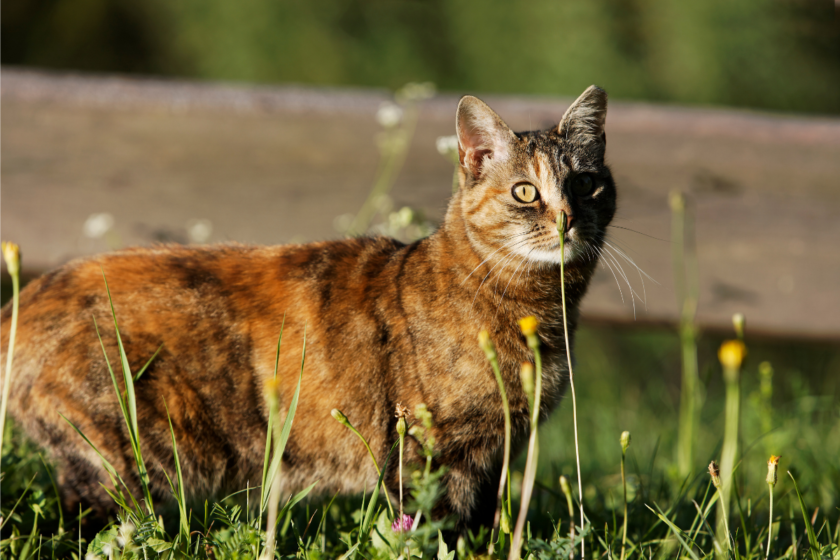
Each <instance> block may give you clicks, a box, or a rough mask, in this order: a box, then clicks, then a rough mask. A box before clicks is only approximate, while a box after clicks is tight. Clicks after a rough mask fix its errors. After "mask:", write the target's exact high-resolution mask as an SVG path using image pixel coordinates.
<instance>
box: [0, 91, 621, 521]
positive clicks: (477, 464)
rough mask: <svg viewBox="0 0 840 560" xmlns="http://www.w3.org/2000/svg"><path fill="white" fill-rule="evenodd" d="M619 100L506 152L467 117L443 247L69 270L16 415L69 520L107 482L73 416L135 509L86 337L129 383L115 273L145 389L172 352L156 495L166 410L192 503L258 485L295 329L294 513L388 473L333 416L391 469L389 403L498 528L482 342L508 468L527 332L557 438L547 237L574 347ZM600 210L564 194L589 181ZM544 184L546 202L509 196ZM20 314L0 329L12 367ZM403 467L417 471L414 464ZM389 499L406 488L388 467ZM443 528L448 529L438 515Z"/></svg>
mask: <svg viewBox="0 0 840 560" xmlns="http://www.w3.org/2000/svg"><path fill="white" fill-rule="evenodd" d="M605 116H606V94H605V93H604V92H603V91H602V90H600V89H598V88H595V87H594V86H593V87H591V88H589V89H588V90H587V91H586V92H585V93H584V94H583V95H581V97H580V98H579V99H578V100H577V101H576V102H575V103H574V104H573V105H572V107H570V108H569V110H568V111H567V112H566V114H565V115H564V117H563V119H562V121H561V122H560V124H559V126H557V127H552V128H551V129H549V130H546V131H542V132H523V133H519V134H515V133H513V132H512V131H511V130H510V129H509V128H508V127H507V126H506V125H505V124H504V122H503V121H502V120H501V119H500V118H499V117H498V116H497V115H496V113H494V112H493V111H492V110H491V109H490V108H489V107H488V106H487V105H485V104H484V103H483V102H481V101H480V100H478V99H476V98H474V97H469V96H467V97H464V98H463V99H462V100H461V102H460V104H459V107H458V113H457V123H456V126H457V130H458V136H459V151H460V159H461V168H460V180H461V181H460V182H461V186H460V190H459V191H458V193H457V194H455V195H454V196H453V197H452V200H451V202H450V204H449V208H448V211H447V214H446V219H445V221H444V223H443V225H442V226H441V228H440V229H439V230H438V231H437V232H436V233H434V234H433V235H431V236H430V237H428V238H426V239H422V240H420V241H417V242H415V243H412V244H410V245H404V244H402V243H399V242H397V241H395V240H392V239H386V238H381V237H380V238H360V239H348V240H342V241H331V242H323V243H311V244H307V245H285V246H277V247H258V246H243V245H236V244H228V245H216V246H208V247H185V246H178V245H164V246H154V247H151V248H143V249H129V250H125V251H119V252H115V253H109V254H105V255H101V256H97V257H93V258H86V259H80V260H76V261H73V262H71V263H68V264H66V265H64V266H62V267H60V268H58V269H56V270H54V271H52V272H50V273H49V274H46V275H44V276H43V277H41V278H39V279H37V280H35V281H33V282H32V283H31V284H30V285H28V286H27V287H26V289H24V290H23V292H22V294H21V305H20V322H19V327H18V334H17V337H18V338H17V344H16V348H15V360H14V371H13V376H12V389H11V401H10V407H9V410H10V412H11V414H12V415H13V416H14V417H15V419H16V420H17V422H18V423H19V424H20V425H21V426H22V427H23V428H24V429H25V431H26V432H27V433H28V434H30V435H31V436H32V437H34V438H35V439H36V440H37V441H38V442H40V443H41V444H42V445H43V446H44V447H46V448H47V449H48V450H49V452H50V454H51V456H52V457H53V458H54V459H55V460H56V461H57V462H58V464H59V481H60V486H61V489H62V493H63V499H64V500H65V502H66V504H68V505H72V504H75V503H77V502H79V501H82V502H84V503H86V504H87V505H90V506H92V507H93V508H94V510H95V511H96V512H97V513H100V514H107V513H108V512H109V511H111V510H113V508H114V504H113V502H112V501H111V499H110V498H109V497H108V496H107V495H106V493H105V492H104V491H103V490H102V488H101V487H100V484H99V483H100V481H102V482H107V480H108V479H107V477H106V476H105V474H104V471H103V470H102V467H101V461H100V459H99V458H98V457H97V455H96V454H95V453H94V451H93V450H92V449H91V448H90V447H89V446H88V444H86V443H85V442H84V441H83V440H82V438H80V437H79V436H78V434H76V433H75V432H74V431H73V429H72V428H71V427H70V426H69V425H68V424H67V423H66V422H65V421H64V420H62V418H61V417H60V416H59V413H61V414H63V415H64V416H66V417H67V418H68V419H69V420H70V421H71V422H73V423H74V424H75V425H76V426H78V428H79V429H80V430H82V431H83V432H84V433H85V434H86V435H87V437H88V438H90V440H91V441H92V442H93V443H94V444H95V445H96V446H97V447H98V449H99V450H100V451H101V452H102V453H103V454H104V456H105V458H107V460H108V461H110V462H111V463H112V464H113V465H114V466H115V467H116V469H117V470H118V471H119V472H120V473H121V474H122V477H123V478H124V479H125V480H126V481H127V482H128V483H129V484H130V485H133V486H134V488H135V495H136V496H138V497H139V495H140V494H139V492H137V485H138V479H137V476H136V474H135V468H134V467H133V457H132V453H131V450H130V447H129V443H128V437H127V432H126V429H125V425H124V422H123V420H122V417H121V416H120V409H119V407H118V404H117V401H116V399H115V395H114V390H113V387H112V383H111V379H110V376H109V374H108V371H107V369H106V365H105V361H104V359H103V354H102V350H101V348H100V346H99V342H98V340H97V337H96V333H95V331H94V323H93V319H92V317H96V320H97V321H98V323H99V326H100V331H101V332H102V336H103V339H104V344H105V347H106V349H107V352H108V356H109V358H110V360H111V363H112V364H113V365H114V367H115V368H118V367H119V354H118V350H117V346H116V338H115V335H114V329H113V323H112V322H111V311H110V308H109V305H108V300H107V295H106V292H105V285H104V282H103V276H102V271H103V270H104V273H105V275H106V276H107V279H108V283H109V284H110V288H111V293H112V295H113V301H114V307H115V308H116V315H117V318H118V320H119V323H120V330H121V334H122V337H123V341H124V343H125V348H126V351H127V353H128V360H129V362H130V364H131V367H132V370H133V371H135V372H136V371H137V370H138V369H139V368H140V367H141V366H142V365H143V364H145V363H146V361H147V360H148V359H149V358H150V356H152V354H153V353H154V352H155V350H157V349H158V347H159V346H161V345H162V349H161V351H160V354H159V355H158V356H157V357H156V358H155V360H154V361H153V362H152V363H151V365H150V367H149V369H148V370H147V371H146V372H145V374H144V375H143V376H142V377H141V378H140V379H139V381H138V382H137V383H136V392H137V402H138V405H137V408H138V414H139V426H140V440H141V444H142V451H143V455H144V457H145V459H146V465H148V467H149V470H150V476H151V480H152V485H153V489H154V493H155V494H156V495H157V496H158V497H159V498H163V497H165V496H167V495H168V494H169V490H168V485H167V483H166V480H165V477H164V472H163V470H162V467H161V465H162V466H163V468H166V469H167V471H168V472H169V474H170V476H173V471H174V465H173V457H172V449H171V440H170V435H169V426H168V423H167V419H166V414H165V409H164V403H166V405H167V406H168V409H169V412H170V414H171V416H172V423H173V425H174V431H175V435H176V436H177V438H178V447H179V452H180V458H181V464H182V468H183V474H184V479H185V481H186V485H187V492H188V494H192V495H194V496H204V495H207V494H212V493H216V494H218V493H220V492H223V491H226V490H239V489H242V488H244V487H245V484H246V482H247V481H250V482H251V484H254V483H256V482H257V481H259V480H260V473H261V471H262V468H263V451H264V444H265V433H266V432H265V430H266V419H267V411H266V404H265V399H264V396H263V395H264V386H265V382H266V380H267V379H268V378H269V377H271V376H272V374H273V369H274V359H275V350H276V345H277V337H278V335H279V333H280V326H281V322H282V321H283V319H284V316H285V330H284V332H283V345H282V351H281V354H280V365H279V377H280V379H281V393H282V403H281V408H283V409H284V410H285V408H286V407H287V406H288V401H289V399H290V398H291V395H292V394H293V391H294V388H295V384H296V382H297V378H298V371H299V367H300V359H301V348H302V344H303V333H304V329H306V343H307V347H306V368H305V371H304V373H303V385H302V390H301V396H300V404H299V406H298V409H297V416H296V417H295V419H294V426H293V428H292V432H291V438H290V440H289V443H288V446H287V448H286V452H285V454H284V466H283V473H282V484H283V490H284V493H287V492H289V491H292V490H294V489H299V488H301V487H303V486H304V485H308V484H310V483H312V482H314V481H319V482H318V486H317V488H318V489H320V490H321V491H323V492H335V491H338V490H341V491H344V492H360V491H362V489H364V488H368V489H370V488H371V487H372V485H373V484H374V483H375V481H376V473H375V471H374V468H373V465H372V463H371V461H370V459H369V458H368V457H367V454H366V451H365V449H364V447H363V446H362V445H361V443H360V442H359V441H358V439H357V438H356V436H354V435H353V434H352V433H351V432H350V431H349V430H347V429H346V428H344V427H343V426H341V425H340V424H339V423H338V422H336V421H334V420H333V419H332V418H331V417H330V410H331V409H332V408H338V409H340V410H342V411H343V412H344V413H345V414H346V415H347V416H348V418H349V419H350V420H351V421H352V422H353V424H354V425H355V426H356V427H357V428H358V429H359V431H360V432H361V433H362V434H364V435H365V436H366V437H367V438H368V439H369V441H370V445H371V447H372V449H373V451H374V453H375V454H376V455H377V456H378V458H379V461H380V464H381V463H382V461H383V460H384V457H385V455H386V453H387V450H388V449H389V447H390V445H391V444H392V442H393V441H394V440H395V438H396V432H395V423H396V419H395V417H394V409H395V405H396V404H397V403H401V404H403V405H405V406H407V407H408V408H409V409H413V408H414V407H415V406H416V405H417V404H419V403H425V404H426V405H427V407H428V409H429V411H431V413H432V415H433V418H434V423H435V428H434V435H435V439H436V451H437V452H438V453H439V455H438V456H437V459H436V461H437V463H438V464H441V465H446V466H447V467H448V469H449V470H448V474H446V477H445V484H446V494H445V497H444V499H443V502H442V504H441V508H442V509H441V511H442V512H446V511H448V512H452V513H454V514H456V515H457V516H458V517H459V518H460V520H461V522H462V523H464V524H470V525H474V524H480V523H487V522H490V521H491V520H492V515H493V510H494V502H495V488H496V487H497V485H498V478H497V476H498V470H499V463H500V450H501V448H502V443H503V414H502V407H501V399H500V396H499V391H498V388H497V385H496V381H495V379H494V377H493V374H492V371H491V369H490V367H489V365H488V363H487V361H486V359H485V356H484V354H483V352H482V350H481V349H480V348H479V346H478V344H477V340H476V335H477V334H478V332H479V331H480V330H481V329H485V328H486V329H488V330H489V332H490V336H491V339H492V340H493V342H494V343H495V344H496V346H497V349H498V353H499V359H500V365H501V369H502V374H503V377H504V381H505V385H506V387H507V391H508V394H509V395H510V404H511V409H512V415H513V425H514V440H515V443H514V448H515V449H516V448H517V447H516V446H517V443H516V442H519V443H521V442H522V441H523V439H524V437H525V436H526V433H527V419H526V417H527V403H526V399H525V396H524V394H523V391H522V388H521V383H520V379H519V369H520V364H521V363H522V362H525V361H530V360H532V359H533V358H532V354H531V352H530V351H529V350H528V348H527V346H526V344H525V341H524V338H523V336H522V335H521V333H520V330H519V327H518V325H517V320H518V319H520V318H522V317H525V316H528V315H534V316H536V317H537V318H538V319H539V321H540V327H539V336H540V338H541V341H542V352H543V364H544V366H543V376H544V377H543V384H542V387H543V397H542V403H543V404H542V410H541V413H542V415H543V417H545V416H546V415H547V414H548V413H549V412H550V411H551V410H552V409H553V408H554V407H555V406H556V405H557V403H558V400H559V399H560V397H561V395H562V394H563V391H564V389H565V385H566V371H567V367H566V358H565V349H564V343H563V321H562V312H561V306H560V282H561V279H560V274H559V271H560V268H559V260H558V258H559V243H558V238H557V233H556V229H555V220H556V217H557V215H558V214H559V212H560V211H561V210H563V211H565V212H566V213H567V214H568V215H570V216H573V218H572V220H571V222H570V230H569V232H568V233H567V243H566V283H567V285H566V297H567V301H568V311H569V328H570V334H571V335H572V336H574V331H575V328H576V325H577V322H578V307H579V303H580V301H581V298H582V297H583V295H584V293H585V292H586V288H587V284H588V282H589V280H590V278H591V276H592V274H593V271H594V270H595V266H596V264H597V249H598V248H599V247H600V245H601V243H602V239H603V237H604V234H605V229H606V227H607V224H608V223H609V222H610V220H611V219H612V217H613V214H614V212H615V202H616V194H615V186H614V183H613V180H612V177H611V175H610V171H609V169H608V168H607V166H606V165H605V163H604V150H605V142H606V140H605V135H604V119H605ZM582 173H589V174H591V177H592V178H593V180H594V188H595V190H594V192H593V193H592V194H591V195H589V196H576V195H574V194H572V191H571V190H570V185H571V184H572V181H573V180H574V178H575V177H577V175H578V174H582ZM523 181H524V182H528V183H530V184H532V185H535V186H536V187H537V188H538V189H539V192H540V196H541V199H540V200H539V201H538V202H535V203H530V204H522V203H520V202H517V201H516V200H514V198H513V197H512V195H511V188H512V187H513V186H514V185H515V184H517V183H520V182H523ZM10 317H11V312H10V307H9V306H7V307H6V308H4V309H3V311H2V349H3V352H4V353H5V351H6V348H7V346H8V333H9V322H10ZM417 452H418V450H417V448H416V446H409V449H408V450H407V461H412V460H416V459H417V457H418V456H417ZM387 484H388V486H389V487H390V488H392V489H395V488H396V484H397V474H396V464H395V462H393V461H392V462H391V463H390V464H389V474H388V476H387ZM439 513H440V512H439Z"/></svg>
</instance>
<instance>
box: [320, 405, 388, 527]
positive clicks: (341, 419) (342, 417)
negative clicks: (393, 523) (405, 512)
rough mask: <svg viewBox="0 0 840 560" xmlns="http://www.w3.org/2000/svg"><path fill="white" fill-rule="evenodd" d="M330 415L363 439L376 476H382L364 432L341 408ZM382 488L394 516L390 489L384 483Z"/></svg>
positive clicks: (335, 409) (333, 410) (332, 411)
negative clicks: (354, 425) (361, 431)
mask: <svg viewBox="0 0 840 560" xmlns="http://www.w3.org/2000/svg"><path fill="white" fill-rule="evenodd" d="M330 416H332V417H333V418H335V420H336V421H337V422H338V423H340V424H341V425H342V426H344V427H345V428H347V429H348V430H350V431H351V432H353V433H354V434H356V436H357V437H358V438H359V439H360V440H362V443H363V444H364V445H365V449H367V452H368V455H370V459H371V461H373V468H375V469H376V476H381V474H382V471H381V470H379V463H378V462H377V461H376V457H375V456H374V454H373V451H372V450H371V448H370V445H369V444H368V442H367V440H366V439H365V437H364V436H363V435H362V434H360V433H359V430H357V429H356V428H355V427H353V424H351V423H350V420H348V419H347V416H345V415H344V413H343V412H341V411H340V410H338V409H337V408H334V409H332V410H331V411H330ZM382 490H383V491H384V492H385V499H386V501H387V502H388V511H390V512H391V516H392V517H393V516H394V507H393V506H392V505H391V496H390V495H388V489H387V488H385V485H384V484H383V485H382Z"/></svg>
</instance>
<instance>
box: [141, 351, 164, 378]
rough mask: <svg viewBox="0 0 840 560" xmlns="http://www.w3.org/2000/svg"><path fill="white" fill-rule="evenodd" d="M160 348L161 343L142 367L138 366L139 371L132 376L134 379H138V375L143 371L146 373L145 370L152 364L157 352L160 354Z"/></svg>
mask: <svg viewBox="0 0 840 560" xmlns="http://www.w3.org/2000/svg"><path fill="white" fill-rule="evenodd" d="M162 349H163V344H161V345H160V346H158V349H157V350H155V353H154V354H152V357H151V358H149V361H148V362H146V364H145V365H144V366H143V367H141V368H140V371H138V372H137V374H136V375H135V376H134V381H137V380H138V379H140V376H141V375H143V374H144V373H146V370H147V369H148V368H149V366H150V365H152V362H153V361H154V359H155V358H157V355H158V354H160V351H161V350H162Z"/></svg>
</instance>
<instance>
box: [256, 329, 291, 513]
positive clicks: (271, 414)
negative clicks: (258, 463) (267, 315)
mask: <svg viewBox="0 0 840 560" xmlns="http://www.w3.org/2000/svg"><path fill="white" fill-rule="evenodd" d="M285 326H286V315H285V314H283V322H282V323H280V336H279V337H277V351H276V352H275V354H274V379H277V370H278V369H279V367H280V346H281V344H282V342H283V327H285ZM273 432H274V410H273V409H271V408H270V407H269V411H268V427H267V428H266V431H265V454H263V472H262V484H261V485H260V515H262V512H264V511H265V498H266V496H268V494H267V493H266V491H265V488H266V481H267V480H268V465H269V461H270V460H271V434H272V433H273Z"/></svg>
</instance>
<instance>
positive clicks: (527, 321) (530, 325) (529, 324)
mask: <svg viewBox="0 0 840 560" xmlns="http://www.w3.org/2000/svg"><path fill="white" fill-rule="evenodd" d="M539 324H540V323H539V321H537V318H536V317H534V316H533V315H529V316H528V317H525V318H524V319H520V320H519V328H520V329H522V334H524V335H525V337H526V338H527V339H528V343H529V346H530V342H531V337H532V336H534V335H536V334H537V327H538V326H539Z"/></svg>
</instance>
